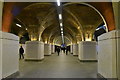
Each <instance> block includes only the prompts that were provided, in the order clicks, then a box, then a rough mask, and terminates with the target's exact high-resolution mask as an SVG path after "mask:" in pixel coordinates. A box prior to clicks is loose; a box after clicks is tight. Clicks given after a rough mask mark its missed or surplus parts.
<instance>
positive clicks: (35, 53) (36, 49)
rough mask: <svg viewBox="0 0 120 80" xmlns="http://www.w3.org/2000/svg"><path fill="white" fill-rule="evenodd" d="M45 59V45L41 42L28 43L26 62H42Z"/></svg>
mask: <svg viewBox="0 0 120 80" xmlns="http://www.w3.org/2000/svg"><path fill="white" fill-rule="evenodd" d="M43 58H44V43H43V42H40V41H28V42H26V52H25V60H42V59H43Z"/></svg>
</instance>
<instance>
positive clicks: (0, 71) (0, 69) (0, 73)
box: [0, 31, 2, 80]
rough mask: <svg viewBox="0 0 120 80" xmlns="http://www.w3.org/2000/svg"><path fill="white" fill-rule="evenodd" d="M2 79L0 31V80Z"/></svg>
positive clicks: (0, 32)
mask: <svg viewBox="0 0 120 80" xmlns="http://www.w3.org/2000/svg"><path fill="white" fill-rule="evenodd" d="M1 79H2V31H0V80H1Z"/></svg>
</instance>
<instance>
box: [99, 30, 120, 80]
mask: <svg viewBox="0 0 120 80" xmlns="http://www.w3.org/2000/svg"><path fill="white" fill-rule="evenodd" d="M116 33H117V32H116V31H111V32H108V33H105V34H103V35H101V36H99V41H98V73H99V74H100V75H102V76H103V77H105V78H117V75H118V74H116V73H118V72H119V71H118V70H119V69H120V66H119V65H118V66H117V64H119V63H118V61H119V60H117V59H119V58H120V52H119V51H120V50H119V49H118V48H117V45H118V46H119V45H120V44H117V42H116V41H117V40H118V39H117V37H116ZM118 42H119V40H118ZM118 50H119V51H118Z"/></svg>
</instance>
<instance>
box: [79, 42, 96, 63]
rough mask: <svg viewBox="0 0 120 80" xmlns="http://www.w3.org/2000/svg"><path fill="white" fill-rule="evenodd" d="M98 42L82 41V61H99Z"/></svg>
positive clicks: (80, 45)
mask: <svg viewBox="0 0 120 80" xmlns="http://www.w3.org/2000/svg"><path fill="white" fill-rule="evenodd" d="M96 47H97V42H95V41H82V42H80V43H79V59H80V61H97V49H96Z"/></svg>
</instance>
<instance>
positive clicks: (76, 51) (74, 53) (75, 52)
mask: <svg viewBox="0 0 120 80" xmlns="http://www.w3.org/2000/svg"><path fill="white" fill-rule="evenodd" d="M73 55H74V56H77V55H78V44H73Z"/></svg>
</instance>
